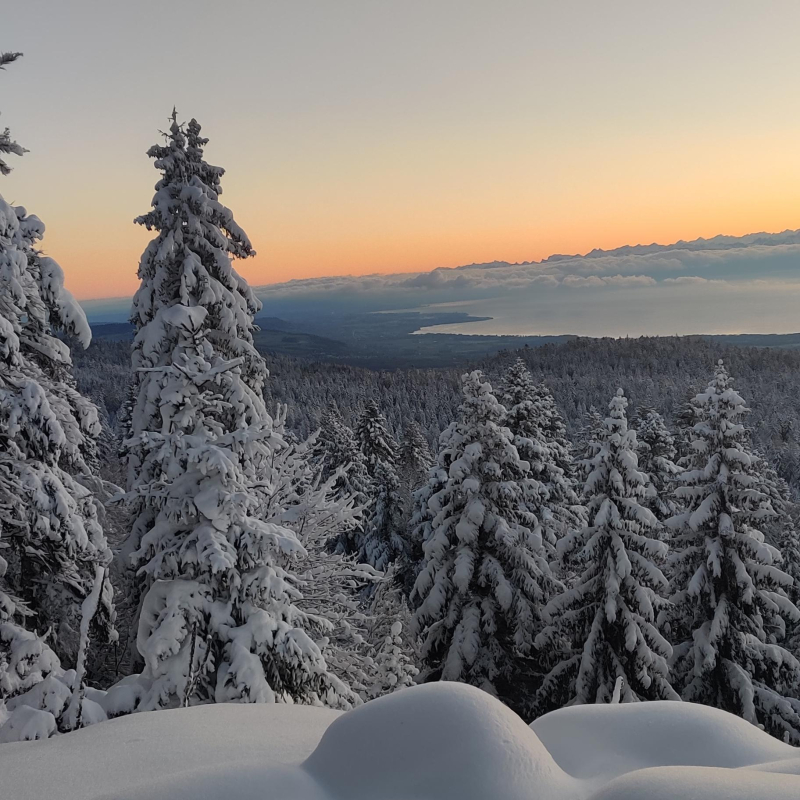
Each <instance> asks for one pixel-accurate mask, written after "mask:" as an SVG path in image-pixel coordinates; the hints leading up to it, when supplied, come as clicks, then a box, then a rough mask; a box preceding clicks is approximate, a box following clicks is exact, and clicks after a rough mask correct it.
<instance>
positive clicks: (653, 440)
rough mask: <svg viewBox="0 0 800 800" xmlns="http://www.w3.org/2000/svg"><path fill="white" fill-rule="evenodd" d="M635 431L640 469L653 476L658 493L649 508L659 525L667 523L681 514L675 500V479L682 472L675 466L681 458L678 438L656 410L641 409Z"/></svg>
mask: <svg viewBox="0 0 800 800" xmlns="http://www.w3.org/2000/svg"><path fill="white" fill-rule="evenodd" d="M635 427H636V441H637V443H638V446H639V450H638V453H637V455H638V458H639V467H640V468H641V470H642V472H645V473H646V474H647V475H649V476H650V480H651V481H652V483H653V487H654V488H655V490H656V493H655V496H654V497H653V498H652V502H651V503H650V504H649V506H648V507H649V508H650V510H651V511H652V512H653V513H654V514H655V515H656V518H657V519H658V521H659V522H664V520H666V519H668V518H669V517H671V516H674V515H675V514H676V513H677V512H678V506H677V503H676V502H675V499H674V498H673V496H672V495H673V490H674V488H675V478H676V476H677V475H678V474H679V473H680V471H681V468H680V467H679V466H678V465H677V464H676V463H675V459H676V458H677V455H678V451H677V448H676V447H675V437H674V436H673V435H672V434H671V433H670V432H669V430H668V429H667V426H666V424H665V423H664V418H663V417H662V416H661V414H659V413H658V412H657V411H656V410H655V409H654V408H647V407H642V408H640V409H638V411H637V419H636V426H635Z"/></svg>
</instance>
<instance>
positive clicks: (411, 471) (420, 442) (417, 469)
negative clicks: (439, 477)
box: [397, 421, 434, 501]
mask: <svg viewBox="0 0 800 800" xmlns="http://www.w3.org/2000/svg"><path fill="white" fill-rule="evenodd" d="M433 460H434V459H433V455H432V454H431V449H430V447H429V445H428V440H427V439H426V438H425V434H424V433H423V432H422V428H421V427H420V426H419V423H418V422H414V421H412V422H409V423H408V424H407V425H406V426H405V428H404V429H403V438H402V440H401V442H400V451H399V455H398V459H397V472H398V476H399V478H400V482H401V485H402V487H403V499H404V501H408V500H410V499H411V495H412V493H413V492H414V491H416V489H418V488H419V487H420V486H422V484H423V483H424V482H425V477H426V476H427V474H428V470H429V469H430V468H431V465H432V464H433Z"/></svg>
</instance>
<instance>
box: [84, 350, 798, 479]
mask: <svg viewBox="0 0 800 800" xmlns="http://www.w3.org/2000/svg"><path fill="white" fill-rule="evenodd" d="M129 347H130V345H129V343H128V342H124V341H120V342H115V341H108V340H104V339H101V340H98V341H96V342H95V343H93V344H92V345H91V346H90V347H89V349H88V350H86V351H83V350H80V349H76V350H74V352H73V358H74V360H75V365H76V367H75V368H76V377H77V380H78V383H79V386H80V388H81V391H83V392H84V393H86V394H87V395H89V396H90V397H91V398H92V399H93V400H94V401H95V402H96V403H97V404H98V406H99V407H100V409H101V410H102V411H104V412H105V415H106V418H107V419H108V421H109V423H110V425H111V427H112V429H113V428H114V425H115V421H116V415H117V411H118V409H119V408H120V405H121V404H122V403H123V401H124V399H125V393H126V386H127V380H128V374H129V370H130V367H129V355H128V353H129ZM517 356H519V357H521V358H522V359H523V360H524V361H525V363H526V364H527V365H528V367H529V369H530V370H531V372H532V374H533V376H534V378H535V379H536V380H537V381H543V382H544V383H545V384H547V386H548V387H549V388H550V389H551V390H552V392H553V396H554V397H555V399H556V402H557V404H558V406H559V408H560V410H561V412H562V413H563V415H564V418H565V421H566V423H567V428H568V430H569V432H570V435H571V436H572V437H573V438H575V437H580V432H581V430H582V428H583V426H584V422H585V418H586V415H587V412H588V411H589V410H590V409H591V408H592V406H594V407H595V408H597V409H600V410H604V409H605V404H606V403H607V399H608V398H609V397H610V396H611V395H612V394H613V393H614V391H615V390H616V389H617V388H618V387H620V386H621V387H623V388H624V389H625V392H626V395H627V396H628V399H629V402H630V404H631V407H632V408H636V407H638V406H642V405H643V406H650V407H653V408H655V409H657V410H658V411H659V412H660V413H661V414H663V415H664V416H665V417H666V418H667V419H668V420H669V421H670V422H674V421H675V419H676V418H677V417H678V416H679V415H680V413H681V410H682V408H683V406H684V404H685V402H686V401H687V399H688V398H689V397H690V396H691V395H692V394H694V393H696V392H697V391H698V390H699V389H700V388H701V387H702V386H703V385H705V383H706V381H707V375H708V371H709V369H710V367H711V365H713V364H714V363H716V361H717V359H719V358H723V359H724V360H725V363H726V364H729V365H730V370H731V373H732V374H733V375H735V376H736V379H737V386H738V387H739V388H740V390H741V391H742V393H743V394H744V396H745V397H747V398H748V405H749V407H750V408H751V410H752V413H751V414H750V419H749V423H748V424H749V425H750V427H751V429H752V435H753V440H754V442H755V444H756V446H757V447H758V448H759V449H761V450H762V451H763V452H764V453H765V454H766V455H767V456H768V458H769V459H770V460H771V461H772V462H773V463H775V464H776V466H777V469H778V471H779V474H780V475H781V476H782V477H783V478H785V479H786V481H787V482H788V483H789V485H790V486H791V487H792V489H793V491H794V492H795V493H797V492H798V491H800V448H798V438H799V437H800V399H798V397H800V352H798V351H795V350H792V349H785V350H784V349H777V348H745V347H737V346H732V345H728V344H723V343H721V342H719V341H717V340H713V339H708V338H705V337H675V338H641V339H584V338H581V339H574V340H571V341H569V342H566V343H564V344H548V345H544V346H542V347H537V348H522V349H521V350H518V351H507V352H503V353H500V354H498V355H497V356H492V357H490V358H487V359H484V360H482V361H479V362H474V363H473V364H470V363H465V364H464V366H463V367H453V368H440V369H425V370H419V369H398V370H391V371H389V370H368V369H362V368H359V367H352V366H345V365H340V364H330V363H319V362H312V361H308V360H306V359H297V358H292V357H288V356H283V355H278V354H275V353H270V352H268V351H267V352H265V357H266V359H267V363H268V366H269V369H270V378H269V379H268V380H267V383H266V388H265V393H266V397H267V406H268V407H269V408H273V407H274V406H275V404H277V403H286V404H288V418H287V424H288V426H289V428H290V429H292V430H294V431H295V432H296V433H297V434H298V435H299V436H307V435H308V434H309V433H311V432H312V431H314V430H315V429H316V428H317V427H319V425H320V421H321V419H322V415H323V414H324V413H325V411H326V409H327V408H328V407H329V406H330V404H331V403H335V404H336V405H337V406H338V408H339V409H340V411H341V413H342V416H343V417H344V419H345V421H346V422H347V423H348V424H349V425H351V426H352V425H354V424H355V420H356V418H357V416H358V413H359V410H360V409H361V408H362V407H363V406H364V404H365V403H366V401H367V400H368V399H369V400H372V399H374V400H375V401H376V402H377V403H378V405H379V406H380V408H381V409H382V411H383V413H384V414H385V415H386V418H387V420H388V422H389V425H390V427H391V429H392V431H393V433H395V434H399V433H400V432H401V431H402V429H403V428H404V426H405V424H406V423H407V422H408V421H412V420H413V421H415V422H418V423H419V424H420V425H421V426H422V428H423V430H424V431H425V433H426V435H427V437H428V440H429V442H430V444H431V445H435V443H436V440H437V438H438V436H439V434H440V433H441V431H443V430H444V429H445V428H446V427H447V425H448V424H449V423H450V422H451V421H452V419H453V417H454V415H455V412H456V409H457V408H458V405H459V403H460V393H459V388H458V387H459V378H460V375H461V374H462V373H463V372H464V371H466V370H467V369H468V368H469V369H471V368H474V367H477V368H480V369H482V370H483V371H484V372H485V374H486V376H487V378H489V379H490V380H491V381H495V380H496V379H498V378H499V376H500V375H502V373H503V372H504V370H505V369H506V368H507V367H508V365H509V364H510V363H512V361H513V360H514V359H515V358H516V357H517Z"/></svg>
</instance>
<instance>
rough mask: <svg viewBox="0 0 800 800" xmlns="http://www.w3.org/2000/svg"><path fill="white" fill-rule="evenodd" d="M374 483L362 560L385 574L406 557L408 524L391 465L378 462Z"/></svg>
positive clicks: (360, 555) (398, 486) (396, 478)
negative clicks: (386, 570) (384, 571)
mask: <svg viewBox="0 0 800 800" xmlns="http://www.w3.org/2000/svg"><path fill="white" fill-rule="evenodd" d="M373 481H374V483H373V497H372V503H371V504H370V508H369V515H368V517H367V521H366V523H365V526H364V538H363V540H362V542H361V549H360V551H359V559H360V560H361V561H363V562H365V563H366V564H370V565H371V566H373V567H374V568H375V569H378V570H385V569H386V568H387V567H388V566H389V564H391V563H392V562H394V561H396V560H398V559H402V558H405V556H406V555H407V552H408V540H407V524H406V523H407V520H406V513H405V506H404V503H403V496H402V492H401V488H400V480H399V479H398V477H397V472H396V471H395V468H394V467H393V466H392V464H390V463H389V462H386V461H378V463H377V465H376V466H375V471H374V478H373Z"/></svg>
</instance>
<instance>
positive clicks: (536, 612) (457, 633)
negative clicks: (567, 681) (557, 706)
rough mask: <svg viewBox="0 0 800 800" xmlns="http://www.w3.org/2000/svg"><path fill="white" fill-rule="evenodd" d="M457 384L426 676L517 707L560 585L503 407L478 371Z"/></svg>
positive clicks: (427, 608) (425, 623)
mask: <svg viewBox="0 0 800 800" xmlns="http://www.w3.org/2000/svg"><path fill="white" fill-rule="evenodd" d="M462 387H463V392H464V401H463V402H462V404H461V406H460V409H459V415H458V419H457V420H456V421H455V422H453V423H452V425H451V426H450V428H449V429H448V431H447V432H446V434H444V435H443V437H442V443H443V449H442V450H441V451H440V453H439V456H438V465H439V467H440V468H441V469H442V470H445V471H446V473H447V477H446V482H445V483H444V486H442V488H441V489H439V491H437V492H436V493H435V494H434V495H433V496H432V497H430V498H429V499H428V507H429V509H430V510H431V511H432V512H433V513H434V516H433V519H432V520H431V522H430V534H429V536H428V537H427V539H426V541H425V542H424V543H423V549H424V553H425V561H424V563H423V567H422V570H421V572H420V574H419V577H418V578H417V581H416V585H415V589H414V591H415V593H416V594H417V595H418V597H419V600H420V602H419V606H418V608H417V611H416V614H415V626H416V628H417V630H418V631H420V632H421V633H422V636H423V645H422V658H423V661H424V665H425V667H426V670H425V672H426V675H425V677H426V678H427V679H428V680H431V679H441V680H454V681H463V682H466V683H471V684H473V685H475V686H478V687H480V688H483V689H485V690H486V691H489V692H491V693H493V694H496V695H498V696H500V697H501V698H502V699H504V700H506V701H507V702H509V703H511V704H513V705H517V707H518V706H519V687H518V686H515V685H514V684H515V681H516V680H517V679H518V678H519V667H520V664H521V662H522V661H523V660H524V659H525V657H526V656H527V655H528V654H529V653H530V650H531V646H532V641H533V637H534V635H535V633H536V631H537V629H538V628H539V627H540V625H541V621H540V617H541V607H542V603H543V600H544V599H545V598H546V597H547V596H548V595H549V594H551V593H552V591H553V589H554V587H555V586H557V581H556V580H555V579H554V578H553V576H552V575H551V573H550V568H549V565H548V563H547V560H546V558H545V557H544V550H543V548H542V545H541V539H540V538H539V537H538V536H536V535H535V534H534V532H533V531H534V530H535V529H536V527H537V526H538V521H537V520H536V518H535V516H534V515H533V514H531V513H530V512H528V511H526V510H525V487H524V485H523V484H524V482H525V481H526V480H527V479H528V472H529V468H528V465H527V464H526V463H525V462H524V461H522V460H521V459H520V457H519V453H518V452H517V449H516V448H515V447H514V444H513V437H512V434H511V432H510V431H509V430H508V428H506V427H504V425H503V420H504V418H505V413H506V412H505V408H503V406H502V405H501V404H500V403H499V402H498V401H497V399H496V397H495V396H494V394H493V392H492V387H491V386H490V384H489V383H487V382H485V381H484V380H483V376H482V375H481V373H480V372H477V371H476V372H472V373H470V374H468V375H465V376H464V377H463V379H462ZM434 477H435V476H434Z"/></svg>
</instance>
